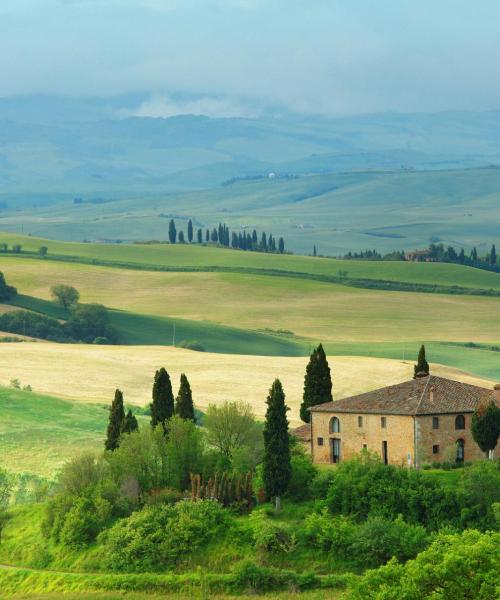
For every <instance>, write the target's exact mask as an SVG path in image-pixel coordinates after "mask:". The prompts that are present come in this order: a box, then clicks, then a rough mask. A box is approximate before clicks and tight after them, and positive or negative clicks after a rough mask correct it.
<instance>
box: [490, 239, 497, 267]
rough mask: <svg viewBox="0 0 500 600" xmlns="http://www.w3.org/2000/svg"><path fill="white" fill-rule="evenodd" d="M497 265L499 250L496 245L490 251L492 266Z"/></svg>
mask: <svg viewBox="0 0 500 600" xmlns="http://www.w3.org/2000/svg"><path fill="white" fill-rule="evenodd" d="M496 264H497V249H496V248H495V244H493V246H492V247H491V250H490V265H496Z"/></svg>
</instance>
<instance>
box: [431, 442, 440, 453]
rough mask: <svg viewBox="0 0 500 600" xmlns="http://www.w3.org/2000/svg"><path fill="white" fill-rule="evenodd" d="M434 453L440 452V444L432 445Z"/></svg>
mask: <svg viewBox="0 0 500 600" xmlns="http://www.w3.org/2000/svg"><path fill="white" fill-rule="evenodd" d="M432 454H439V444H434V446H432Z"/></svg>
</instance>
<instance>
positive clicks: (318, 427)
mask: <svg viewBox="0 0 500 600" xmlns="http://www.w3.org/2000/svg"><path fill="white" fill-rule="evenodd" d="M311 416H312V459H313V462H315V463H331V462H332V460H331V445H330V444H331V442H330V440H331V439H333V438H337V439H339V440H340V460H341V461H342V460H349V459H351V458H354V457H355V456H356V455H357V454H359V452H361V450H362V449H363V447H364V445H366V448H367V449H368V450H370V451H371V452H376V453H378V454H379V455H380V456H382V442H384V441H386V442H387V458H388V462H389V463H390V464H393V465H398V466H401V465H405V466H406V465H410V466H413V461H414V419H413V417H412V416H407V415H368V414H364V415H363V414H349V413H334V412H332V413H323V412H313V413H311ZM382 416H383V417H385V419H386V426H385V428H383V427H382V426H381V418H382ZM333 417H337V418H338V419H339V422H340V432H339V433H330V420H331V419H332V418H333ZM358 417H361V418H362V426H361V427H360V426H359V423H358ZM318 438H322V440H323V445H320V443H319V442H318Z"/></svg>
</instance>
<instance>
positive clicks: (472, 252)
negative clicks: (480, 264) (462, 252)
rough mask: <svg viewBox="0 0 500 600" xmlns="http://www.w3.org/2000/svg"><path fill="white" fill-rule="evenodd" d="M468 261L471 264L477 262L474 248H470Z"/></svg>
mask: <svg viewBox="0 0 500 600" xmlns="http://www.w3.org/2000/svg"><path fill="white" fill-rule="evenodd" d="M470 259H471V261H472V262H473V263H476V262H477V250H476V248H475V247H474V248H472V250H471V253H470Z"/></svg>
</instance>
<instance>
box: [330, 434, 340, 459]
mask: <svg viewBox="0 0 500 600" xmlns="http://www.w3.org/2000/svg"><path fill="white" fill-rule="evenodd" d="M330 444H331V445H330V452H331V461H332V463H339V462H340V440H339V439H338V438H332V439H331V440H330Z"/></svg>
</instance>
